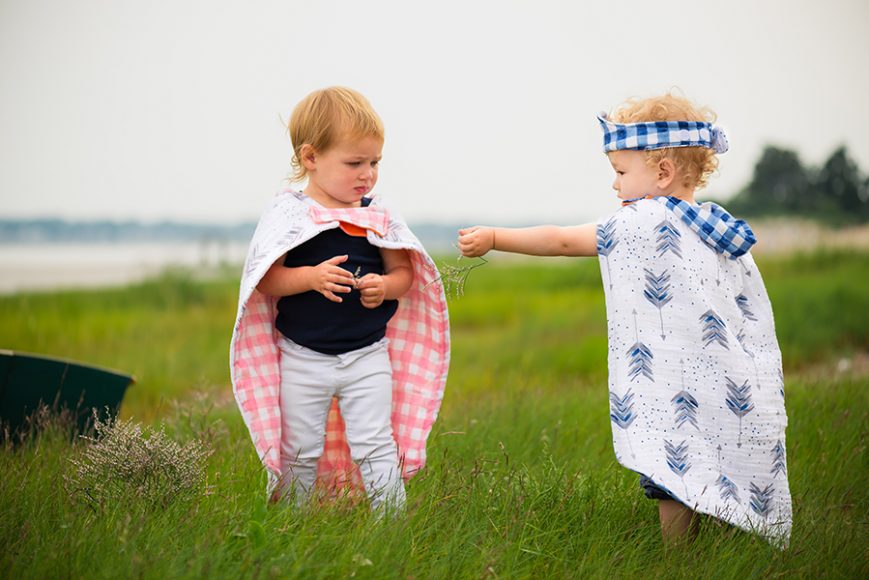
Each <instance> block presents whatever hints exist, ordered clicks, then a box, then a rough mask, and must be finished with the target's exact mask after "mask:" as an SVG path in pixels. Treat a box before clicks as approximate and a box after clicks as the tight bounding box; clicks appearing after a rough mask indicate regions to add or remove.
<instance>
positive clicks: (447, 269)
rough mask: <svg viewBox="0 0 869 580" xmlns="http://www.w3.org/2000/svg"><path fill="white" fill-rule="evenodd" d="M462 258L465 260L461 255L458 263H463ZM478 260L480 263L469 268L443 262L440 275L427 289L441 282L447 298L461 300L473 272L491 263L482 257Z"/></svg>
mask: <svg viewBox="0 0 869 580" xmlns="http://www.w3.org/2000/svg"><path fill="white" fill-rule="evenodd" d="M462 258H464V256H461V255H460V256H459V257H458V258H456V262H459V261H461V259H462ZM478 259H479V260H480V261H479V262H477V263H475V264H468V265H467V266H456V265H454V264H449V263H445V262H442V263H441V264H440V268H439V270H440V275H439V276H438V277H437V278H436V279H434V280H432V281H431V282H429V284H427V285H426V287H428V286H429V285H431V284H434V283H435V282H438V281H440V282H441V283H442V284H443V286H444V294H446V295H447V297H450V296H453V297H454V298H461V297H462V296H464V295H465V284H466V283H467V281H468V276H470V274H471V271H472V270H474V269H476V268H479V267H480V266H483V265H485V264H488V263H489V261H488V260H487V259H486V258H484V257H482V256H479V258H478Z"/></svg>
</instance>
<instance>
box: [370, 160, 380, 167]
mask: <svg viewBox="0 0 869 580" xmlns="http://www.w3.org/2000/svg"><path fill="white" fill-rule="evenodd" d="M379 164H380V161H372V162H371V167H377V166H378V165H379Z"/></svg>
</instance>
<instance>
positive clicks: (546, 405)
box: [0, 252, 869, 578]
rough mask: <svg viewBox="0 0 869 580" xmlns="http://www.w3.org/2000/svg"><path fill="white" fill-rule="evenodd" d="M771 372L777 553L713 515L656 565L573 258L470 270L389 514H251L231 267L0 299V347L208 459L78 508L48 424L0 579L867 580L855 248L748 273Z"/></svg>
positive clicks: (254, 506)
mask: <svg viewBox="0 0 869 580" xmlns="http://www.w3.org/2000/svg"><path fill="white" fill-rule="evenodd" d="M759 266H760V268H761V272H763V274H764V278H765V281H766V284H767V287H768V290H769V293H770V297H771V299H772V303H773V307H774V311H775V315H776V324H777V331H778V337H779V341H780V343H781V347H782V352H783V356H784V364H785V377H786V393H787V407H788V415H789V419H790V425H789V428H788V434H787V436H788V442H787V443H788V462H789V465H788V468H789V478H790V486H791V492H792V494H793V500H794V530H793V536H792V540H791V545H790V548H789V549H788V550H786V551H783V552H781V551H778V550H777V549H775V548H773V547H771V546H769V545H768V544H767V543H766V542H764V541H763V540H761V539H759V538H757V537H755V536H751V535H749V534H745V533H742V532H739V531H736V530H734V529H731V528H728V527H726V526H723V525H720V524H718V523H717V522H715V521H713V520H704V521H703V522H702V527H701V533H700V535H699V537H698V539H697V540H696V541H695V543H694V544H693V545H691V546H689V547H677V548H673V549H665V548H664V547H663V546H662V544H661V541H660V530H659V526H658V520H657V508H656V505H655V502H651V501H649V500H646V499H645V498H644V497H643V496H642V494H641V492H640V491H639V488H638V486H637V481H636V476H635V475H633V474H632V473H630V472H629V471H627V470H625V469H624V468H621V467H620V466H618V464H617V463H616V461H615V458H614V455H613V452H612V443H611V433H610V421H609V416H608V402H607V401H608V400H607V389H606V321H605V313H604V307H603V293H602V291H601V289H600V275H599V271H598V268H597V264H596V262H594V261H556V260H549V261H546V260H538V261H531V262H515V261H509V260H498V259H497V258H496V259H494V260H492V261H491V262H490V263H489V264H488V265H487V266H485V267H483V268H478V269H476V270H474V272H473V274H472V276H471V278H470V280H469V281H468V284H467V287H466V294H465V296H464V297H463V298H461V299H458V300H453V301H452V302H451V305H450V306H451V320H452V337H453V351H452V366H451V371H450V378H449V382H448V385H447V392H446V396H445V399H444V404H443V407H442V411H441V415H440V417H439V419H438V421H437V423H436V424H435V428H434V431H433V432H432V435H431V437H430V439H429V447H428V452H429V464H428V467H427V468H426V470H425V471H424V472H423V473H421V474H420V475H418V476H417V477H415V478H414V479H413V480H412V481H411V482H410V483H409V485H408V497H409V501H408V509H407V512H406V513H405V514H404V515H403V516H400V517H398V518H396V519H386V520H381V519H377V518H373V517H371V515H370V514H369V513H368V512H367V510H366V509H365V508H364V507H362V506H355V507H354V506H350V505H347V504H340V503H339V504H334V505H329V506H326V507H324V508H322V509H319V510H316V511H313V510H308V511H298V510H293V509H290V508H287V507H284V506H272V507H267V506H266V503H265V501H264V497H263V493H262V491H263V487H264V480H263V477H262V474H261V470H260V468H259V466H258V462H257V459H256V456H255V453H254V450H253V446H252V444H251V443H250V440H249V437H248V435H247V433H246V431H245V428H244V425H243V424H242V422H241V419H240V417H239V415H238V413H237V411H236V408H235V404H234V401H233V400H232V397H231V392H230V386H229V379H228V363H227V351H228V342H229V333H230V329H231V325H232V320H233V318H234V314H235V308H236V300H237V295H236V292H237V280H236V279H235V278H234V273H227V275H226V276H224V277H222V278H220V279H218V280H212V281H195V280H193V279H191V278H190V277H189V276H186V275H185V274H183V273H178V272H176V273H174V274H169V275H167V276H164V277H163V278H160V279H157V280H154V281H151V282H148V283H145V284H141V285H137V286H133V287H129V288H122V289H110V290H100V291H89V292H60V293H51V294H29V295H18V296H10V297H2V298H0V347H2V348H11V349H15V350H23V351H30V352H39V353H47V354H52V355H55V356H63V357H69V358H75V359H79V360H83V361H88V362H91V363H94V364H98V365H103V366H107V367H111V368H117V369H123V370H125V371H128V372H131V373H133V374H134V375H135V376H136V377H137V384H136V385H134V386H133V387H131V389H130V390H129V391H128V394H127V397H126V399H125V402H124V405H123V408H122V415H123V416H124V417H126V418H132V419H133V420H135V421H142V422H144V423H146V424H163V425H165V427H166V430H167V432H168V433H169V434H170V435H171V436H173V437H175V438H177V439H179V440H181V441H185V440H190V439H191V438H201V439H203V440H205V441H206V442H207V443H208V445H209V446H210V448H211V450H212V454H211V456H210V458H209V460H208V469H207V481H206V484H205V485H204V486H203V487H202V489H201V490H200V491H199V493H197V494H195V495H193V496H191V497H186V498H183V499H180V500H178V501H175V502H173V503H171V504H169V505H168V506H163V505H157V504H155V503H153V502H150V501H147V500H145V499H143V498H142V497H137V496H135V495H134V494H128V495H127V496H123V497H120V498H119V499H118V501H116V502H115V503H112V504H109V505H106V506H105V508H104V509H103V510H101V511H99V510H97V511H95V510H92V509H91V508H89V507H87V506H86V505H84V504H83V503H82V502H80V501H77V499H76V497H73V496H71V495H70V493H69V492H67V491H66V490H65V487H64V485H63V484H62V482H63V477H64V475H69V473H70V470H71V464H70V462H69V459H71V458H76V457H80V456H81V453H82V451H83V448H84V445H85V444H84V442H83V441H81V440H79V441H77V442H75V443H74V444H70V442H69V439H68V437H67V436H66V435H65V433H64V431H63V428H62V426H54V427H49V428H47V429H46V430H45V431H43V432H42V434H41V435H40V436H39V437H37V438H34V439H32V440H30V441H29V442H27V443H25V444H24V445H21V446H18V447H16V448H12V447H10V446H7V447H6V448H5V449H3V450H2V452H0V474H2V476H0V477H2V479H0V576H2V577H8V578H19V577H36V578H46V577H51V578H53V577H128V576H142V577H148V578H163V577H167V576H169V577H204V576H209V577H212V576H214V577H256V578H269V577H285V576H295V575H299V576H304V577H348V576H356V577H360V578H381V577H396V578H408V577H414V578H448V577H461V578H476V577H493V578H517V577H518V578H537V577H575V576H576V577H589V576H591V577H611V576H615V577H632V576H640V575H643V576H652V577H657V576H666V577H691V578H697V577H714V578H745V577H766V576H779V575H781V576H788V577H791V576H797V577H818V576H825V577H832V578H857V577H867V576H869V519H867V513H869V462H867V457H866V433H867V412H869V292H867V290H866V281H867V280H869V254H866V253H849V252H834V253H829V252H828V253H816V254H809V255H800V256H794V257H787V258H780V257H779V258H774V259H773V258H769V259H766V260H760V264H759Z"/></svg>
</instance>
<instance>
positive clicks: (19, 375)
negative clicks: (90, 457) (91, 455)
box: [0, 350, 133, 437]
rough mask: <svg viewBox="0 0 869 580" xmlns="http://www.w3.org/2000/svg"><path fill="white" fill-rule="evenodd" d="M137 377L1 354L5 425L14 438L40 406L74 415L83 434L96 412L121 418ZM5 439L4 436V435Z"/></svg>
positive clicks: (0, 410)
mask: <svg viewBox="0 0 869 580" xmlns="http://www.w3.org/2000/svg"><path fill="white" fill-rule="evenodd" d="M131 383H133V377H131V376H130V375H126V374H123V373H120V372H117V371H112V370H108V369H103V368H98V367H94V366H90V365H86V364H82V363H79V362H75V361H70V360H64V359H58V358H53V357H47V356H42V355H36V354H29V353H22V352H13V351H9V350H0V422H2V424H3V432H8V433H9V434H11V435H15V434H18V433H21V432H22V431H23V430H25V429H26V428H27V423H28V421H27V419H28V417H30V416H31V415H32V414H33V413H34V412H35V411H36V410H37V409H39V407H40V406H41V405H46V406H48V407H49V408H50V409H52V410H54V411H60V410H62V409H68V410H69V411H70V412H72V413H73V416H74V417H75V421H76V428H77V431H78V432H84V431H85V430H86V429H88V427H89V426H90V424H91V421H92V417H93V410H94V409H96V410H97V411H98V412H99V413H101V414H104V413H105V412H106V411H107V412H108V414H109V415H110V416H116V415H117V413H118V411H119V410H120V407H121V401H122V400H123V398H124V393H125V392H126V390H127V387H129V386H130V384H131ZM2 436H3V435H2V434H0V437H2Z"/></svg>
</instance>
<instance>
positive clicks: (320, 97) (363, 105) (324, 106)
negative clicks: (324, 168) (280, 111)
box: [287, 87, 384, 181]
mask: <svg viewBox="0 0 869 580" xmlns="http://www.w3.org/2000/svg"><path fill="white" fill-rule="evenodd" d="M287 129H288V130H289V133H290V141H291V142H292V144H293V159H292V165H293V174H292V176H291V177H290V181H301V180H302V179H304V178H305V177H306V176H307V174H308V171H307V169H306V168H305V166H304V164H303V163H302V160H301V156H300V155H301V151H302V146H303V145H310V146H311V147H313V148H314V150H316V151H319V152H321V153H322V152H324V151H327V150H328V149H329V148H330V147H332V146H333V145H335V143H337V142H338V141H339V140H341V139H351V140H356V139H362V138H364V137H374V138H376V139H380V140H381V141H383V137H384V130H383V121H381V120H380V117H379V116H378V115H377V113H376V112H375V111H374V108H373V107H372V106H371V103H369V102H368V99H366V98H365V97H363V96H362V95H361V94H359V93H358V92H356V91H354V90H353V89H348V88H346V87H328V88H325V89H320V90H317V91H314V92H313V93H311V94H309V95H308V96H307V97H305V98H304V99H302V100H301V101H300V102H299V104H298V105H296V108H295V109H293V114H292V116H291V117H290V122H289V125H288V127H287Z"/></svg>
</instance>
